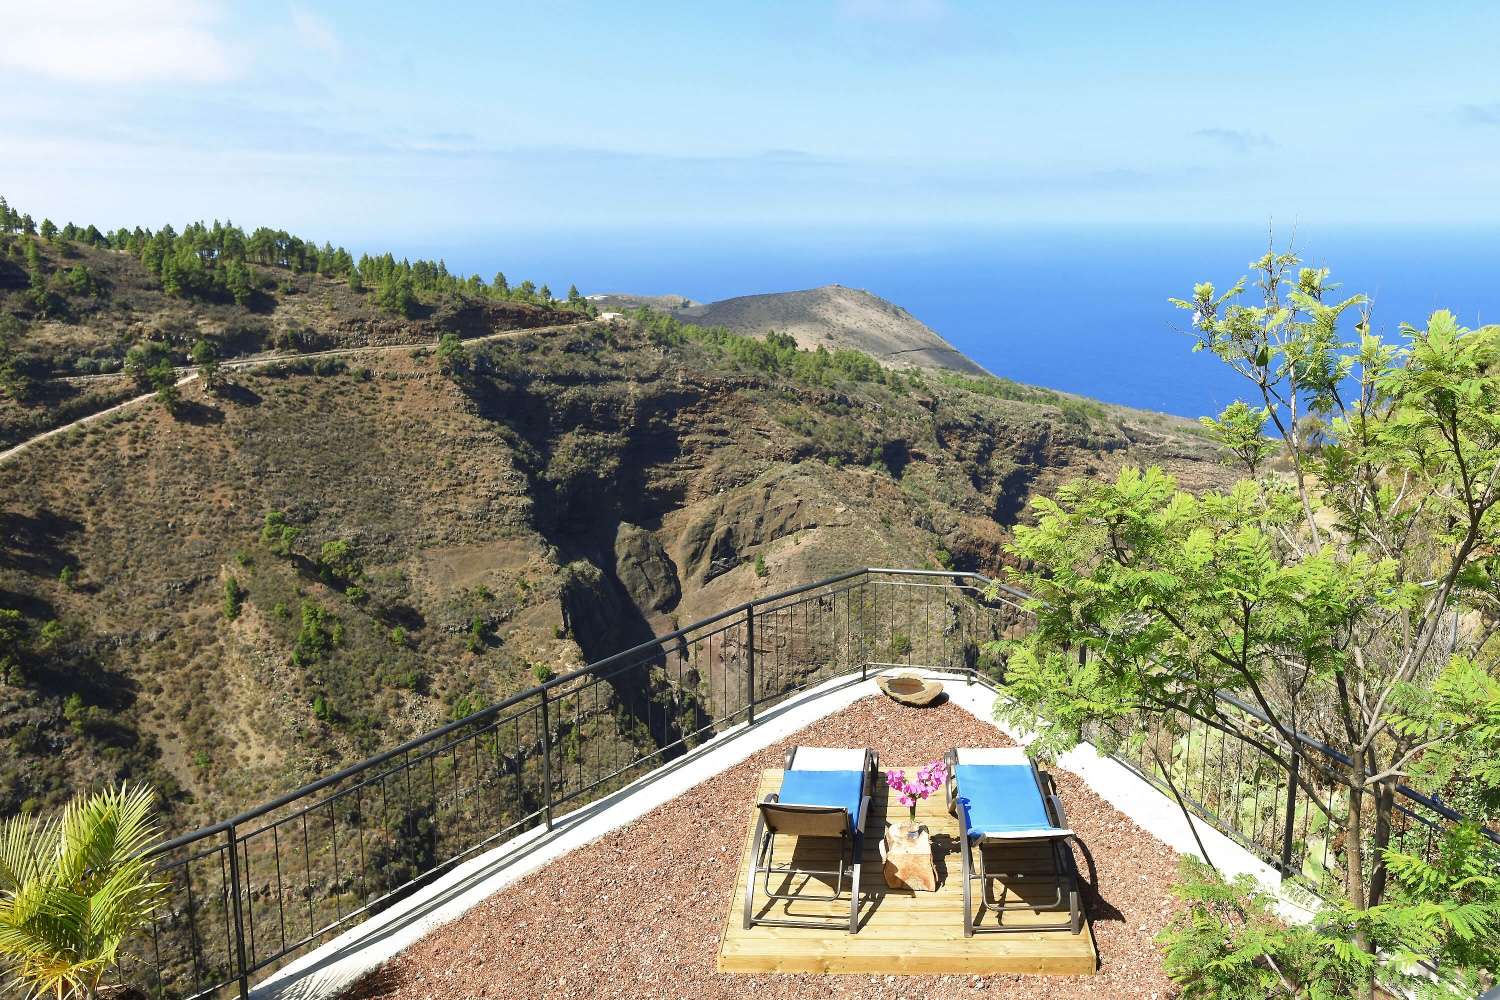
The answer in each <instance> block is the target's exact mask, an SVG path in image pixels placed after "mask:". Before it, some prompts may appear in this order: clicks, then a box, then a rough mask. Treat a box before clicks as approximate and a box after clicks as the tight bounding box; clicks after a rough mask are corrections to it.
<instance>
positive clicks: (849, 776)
mask: <svg viewBox="0 0 1500 1000" xmlns="http://www.w3.org/2000/svg"><path fill="white" fill-rule="evenodd" d="M879 769H880V758H879V756H878V755H877V754H876V753H875V751H873V750H828V749H822V748H818V747H795V748H793V749H792V750H790V751H789V752H788V753H787V755H786V771H785V773H784V774H783V775H782V778H781V791H780V792H773V793H771V794H770V795H767V796H766V797H765V800H764V801H762V802H760V803H757V805H756V808H757V810H758V811H759V813H760V816H759V818H758V819H756V821H755V836H754V837H753V838H751V841H750V865H749V870H748V872H747V873H746V876H745V919H744V926H745V929H746V930H748V929H750V928H751V927H753V926H756V925H758V924H763V925H767V926H772V927H814V928H819V929H828V928H829V927H832V926H837V925H838V924H840V923H842V918H835V919H834V920H829V919H826V918H825V919H822V920H817V919H813V918H807V919H800V920H789V919H785V918H780V917H776V918H771V917H766V916H761V915H757V914H756V912H755V883H756V880H757V879H759V878H761V877H762V876H764V878H765V885H764V887H763V892H764V894H765V897H766V899H767V900H770V901H772V905H774V902H775V901H778V900H779V901H782V902H786V903H795V902H798V901H802V902H818V903H831V902H837V901H838V900H840V899H841V898H842V897H843V887H844V882H845V879H846V878H847V879H848V882H849V933H850V934H853V933H854V932H855V931H856V930H857V929H858V926H859V862H860V858H861V857H862V856H863V854H864V837H865V822H866V820H867V819H868V817H869V812H870V796H871V794H872V792H873V789H874V787H875V775H876V773H877V772H878V771H879ZM778 835H785V836H789V837H794V838H802V837H824V838H830V839H831V838H835V837H836V838H838V840H839V866H838V869H837V870H821V869H811V868H799V867H797V865H796V863H795V851H796V848H795V846H794V847H793V856H792V857H791V858H790V859H788V860H787V861H786V862H785V863H784V864H778V863H777V861H776V856H775V855H776V838H777V836H778ZM773 875H775V876H780V877H781V879H782V881H781V886H780V887H778V888H773V887H772V885H771V877H772V876H773ZM798 876H803V877H804V878H807V877H812V878H819V877H821V878H826V879H828V880H830V881H831V882H832V884H833V893H832V894H831V895H823V894H819V895H811V894H807V893H801V892H788V891H786V890H787V889H788V888H789V887H790V885H791V882H792V880H793V879H794V878H796V877H798ZM804 884H805V881H804Z"/></svg>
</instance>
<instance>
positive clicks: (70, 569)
mask: <svg viewBox="0 0 1500 1000" xmlns="http://www.w3.org/2000/svg"><path fill="white" fill-rule="evenodd" d="M57 582H58V583H60V584H62V586H63V589H64V590H72V589H73V588H74V587H75V586H77V585H78V567H77V566H72V565H69V566H64V567H63V568H62V569H60V570H58V571H57Z"/></svg>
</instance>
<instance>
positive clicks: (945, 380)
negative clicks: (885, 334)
mask: <svg viewBox="0 0 1500 1000" xmlns="http://www.w3.org/2000/svg"><path fill="white" fill-rule="evenodd" d="M922 377H925V378H930V379H932V380H934V381H936V382H937V383H938V384H940V385H946V386H948V387H950V388H953V389H962V390H963V391H965V392H972V393H975V394H976V395H980V396H989V397H990V398H991V399H1011V400H1015V401H1017V402H1022V403H1042V404H1044V405H1047V406H1055V407H1057V409H1058V410H1059V411H1060V412H1061V414H1062V416H1063V419H1064V420H1066V421H1068V422H1069V423H1071V424H1075V425H1077V426H1079V427H1088V426H1089V425H1090V424H1092V423H1096V422H1097V423H1104V422H1105V421H1106V420H1107V419H1108V417H1109V413H1108V411H1106V410H1105V409H1104V407H1103V406H1100V405H1099V404H1098V403H1096V402H1094V401H1093V400H1090V399H1079V398H1078V397H1076V396H1068V395H1064V394H1063V393H1060V392H1054V391H1052V390H1051V389H1041V388H1038V387H1036V386H1031V385H1022V384H1021V383H1020V382H1012V381H1011V380H1010V379H1005V378H996V377H995V376H993V375H983V376H980V377H978V378H971V377H969V376H967V375H960V374H958V373H956V372H926V373H923V376H922Z"/></svg>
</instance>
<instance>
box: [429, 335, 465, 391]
mask: <svg viewBox="0 0 1500 1000" xmlns="http://www.w3.org/2000/svg"><path fill="white" fill-rule="evenodd" d="M435 353H436V354H437V360H438V370H439V371H441V372H442V373H443V374H444V375H447V376H448V377H449V378H452V379H454V380H455V381H457V380H462V379H463V378H464V377H466V376H467V375H468V374H469V370H470V368H471V367H472V364H473V362H472V360H471V359H470V358H469V352H468V350H467V349H466V348H465V347H464V342H463V341H462V340H460V339H459V338H458V335H457V334H452V333H445V334H443V335H442V337H440V338H439V339H438V344H437V351H436V352H435Z"/></svg>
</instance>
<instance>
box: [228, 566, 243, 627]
mask: <svg viewBox="0 0 1500 1000" xmlns="http://www.w3.org/2000/svg"><path fill="white" fill-rule="evenodd" d="M244 601H245V592H244V590H242V589H241V588H240V582H239V581H238V580H236V579H235V578H234V577H232V576H231V577H229V578H228V579H226V580H225V581H224V617H225V618H227V619H229V620H230V621H234V620H235V619H236V618H238V617H239V616H240V606H241V605H242V604H244Z"/></svg>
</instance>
